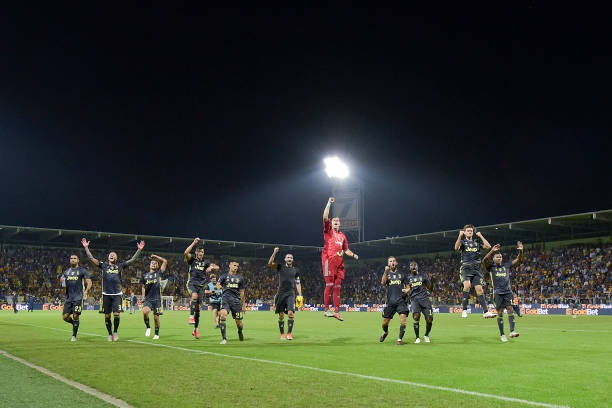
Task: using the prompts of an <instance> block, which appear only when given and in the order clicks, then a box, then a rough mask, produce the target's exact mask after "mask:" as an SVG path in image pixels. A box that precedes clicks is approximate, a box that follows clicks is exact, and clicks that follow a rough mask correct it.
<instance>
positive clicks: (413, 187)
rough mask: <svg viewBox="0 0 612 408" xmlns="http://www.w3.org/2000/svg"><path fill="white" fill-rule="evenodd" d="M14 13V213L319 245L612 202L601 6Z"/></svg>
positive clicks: (6, 84) (3, 203)
mask: <svg viewBox="0 0 612 408" xmlns="http://www.w3.org/2000/svg"><path fill="white" fill-rule="evenodd" d="M518 3H520V4H517V5H515V6H513V8H512V9H508V10H501V9H500V10H481V11H480V12H479V13H480V14H474V13H467V12H466V13H465V15H461V14H455V13H451V12H450V11H449V12H448V13H447V15H445V16H441V15H436V14H431V15H429V16H425V15H421V16H410V15H409V13H408V10H402V9H384V10H377V9H327V8H320V9H314V10H305V9H296V10H291V9H284V10H272V9H266V10H263V9H260V10H257V9H225V10H203V9H195V8H192V7H178V8H175V9H155V10H151V9H148V8H142V9H131V10H130V9H125V8H121V9H120V10H114V11H113V12H110V11H109V10H94V9H77V8H67V7H66V8H60V7H51V6H45V7H43V8H38V9H37V8H34V7H31V8H29V9H23V10H15V9H13V10H4V11H3V12H2V17H0V19H1V24H0V37H1V38H2V40H1V42H0V47H1V48H0V51H1V60H0V80H1V81H2V86H0V141H1V145H0V174H1V181H0V182H1V183H2V188H1V194H0V224H5V225H23V226H33V227H49V228H66V229H87V230H96V231H109V232H124V233H135V234H139V233H140V234H154V235H166V236H182V237H193V236H200V237H203V238H208V239H218V240H230V241H234V240H235V241H251V242H269V243H283V244H303V245H321V243H322V237H321V214H322V211H323V207H324V205H325V203H326V201H327V197H328V196H329V195H330V191H331V182H330V180H329V179H328V178H327V176H326V175H325V174H324V172H323V162H322V161H323V158H324V157H325V156H327V155H330V154H336V155H338V156H340V157H342V158H344V159H345V160H346V161H348V162H349V165H350V167H351V171H352V174H353V176H354V177H356V178H358V179H360V180H361V181H362V183H363V187H364V191H365V238H366V240H370V239H379V238H384V237H386V236H395V235H400V236H401V235H410V234H416V233H426V232H434V231H439V230H449V229H456V228H460V227H462V226H463V224H465V223H468V222H469V223H473V224H475V225H487V224H496V223H502V222H509V221H519V220H525V219H532V218H540V217H547V216H554V215H565V214H573V213H578V212H586V211H592V210H603V209H610V208H612V183H611V181H612V170H611V169H612V165H611V163H610V158H611V156H612V149H611V148H610V146H611V145H612V142H610V141H609V140H608V139H609V138H610V136H611V130H612V126H611V120H610V118H611V116H612V115H611V112H612V101H611V98H610V96H611V95H612V56H611V54H612V51H611V48H610V45H609V22H608V20H607V19H606V18H604V17H605V16H602V17H596V16H577V14H578V13H574V12H573V10H565V11H564V12H563V14H562V15H561V14H558V10H554V9H549V8H542V7H538V6H537V5H534V4H537V3H536V2H518Z"/></svg>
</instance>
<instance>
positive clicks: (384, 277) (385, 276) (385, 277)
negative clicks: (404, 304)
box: [380, 265, 389, 286]
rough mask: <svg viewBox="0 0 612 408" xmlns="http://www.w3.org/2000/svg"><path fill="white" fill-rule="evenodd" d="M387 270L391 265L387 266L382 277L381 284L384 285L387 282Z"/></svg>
mask: <svg viewBox="0 0 612 408" xmlns="http://www.w3.org/2000/svg"><path fill="white" fill-rule="evenodd" d="M387 272H389V265H387V266H385V271H384V272H383V275H382V278H381V279H380V284H381V285H383V286H385V285H386V284H387Z"/></svg>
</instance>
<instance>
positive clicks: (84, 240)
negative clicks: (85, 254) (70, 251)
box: [81, 238, 90, 248]
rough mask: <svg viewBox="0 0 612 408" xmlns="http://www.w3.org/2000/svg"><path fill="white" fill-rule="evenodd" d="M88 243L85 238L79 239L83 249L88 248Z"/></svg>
mask: <svg viewBox="0 0 612 408" xmlns="http://www.w3.org/2000/svg"><path fill="white" fill-rule="evenodd" d="M89 242H90V241H88V240H86V239H85V238H83V239H81V245H83V248H89Z"/></svg>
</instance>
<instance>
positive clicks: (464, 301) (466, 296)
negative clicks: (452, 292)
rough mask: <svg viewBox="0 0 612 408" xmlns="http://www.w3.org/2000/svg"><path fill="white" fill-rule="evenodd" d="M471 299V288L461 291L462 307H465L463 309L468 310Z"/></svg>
mask: <svg viewBox="0 0 612 408" xmlns="http://www.w3.org/2000/svg"><path fill="white" fill-rule="evenodd" d="M469 300H470V290H469V289H468V290H467V291H466V290H465V289H464V290H463V292H462V293H461V307H462V308H463V310H467V307H468V302H469Z"/></svg>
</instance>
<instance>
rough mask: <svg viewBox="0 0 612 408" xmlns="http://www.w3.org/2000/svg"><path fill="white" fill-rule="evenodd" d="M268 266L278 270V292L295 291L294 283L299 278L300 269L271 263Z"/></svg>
mask: <svg viewBox="0 0 612 408" xmlns="http://www.w3.org/2000/svg"><path fill="white" fill-rule="evenodd" d="M270 268H272V269H274V270H275V271H277V272H278V293H287V292H289V293H291V292H295V283H296V281H299V279H300V271H299V269H298V268H296V267H295V266H292V267H288V266H287V265H286V264H283V265H281V264H277V263H273V264H272V265H270Z"/></svg>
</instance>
